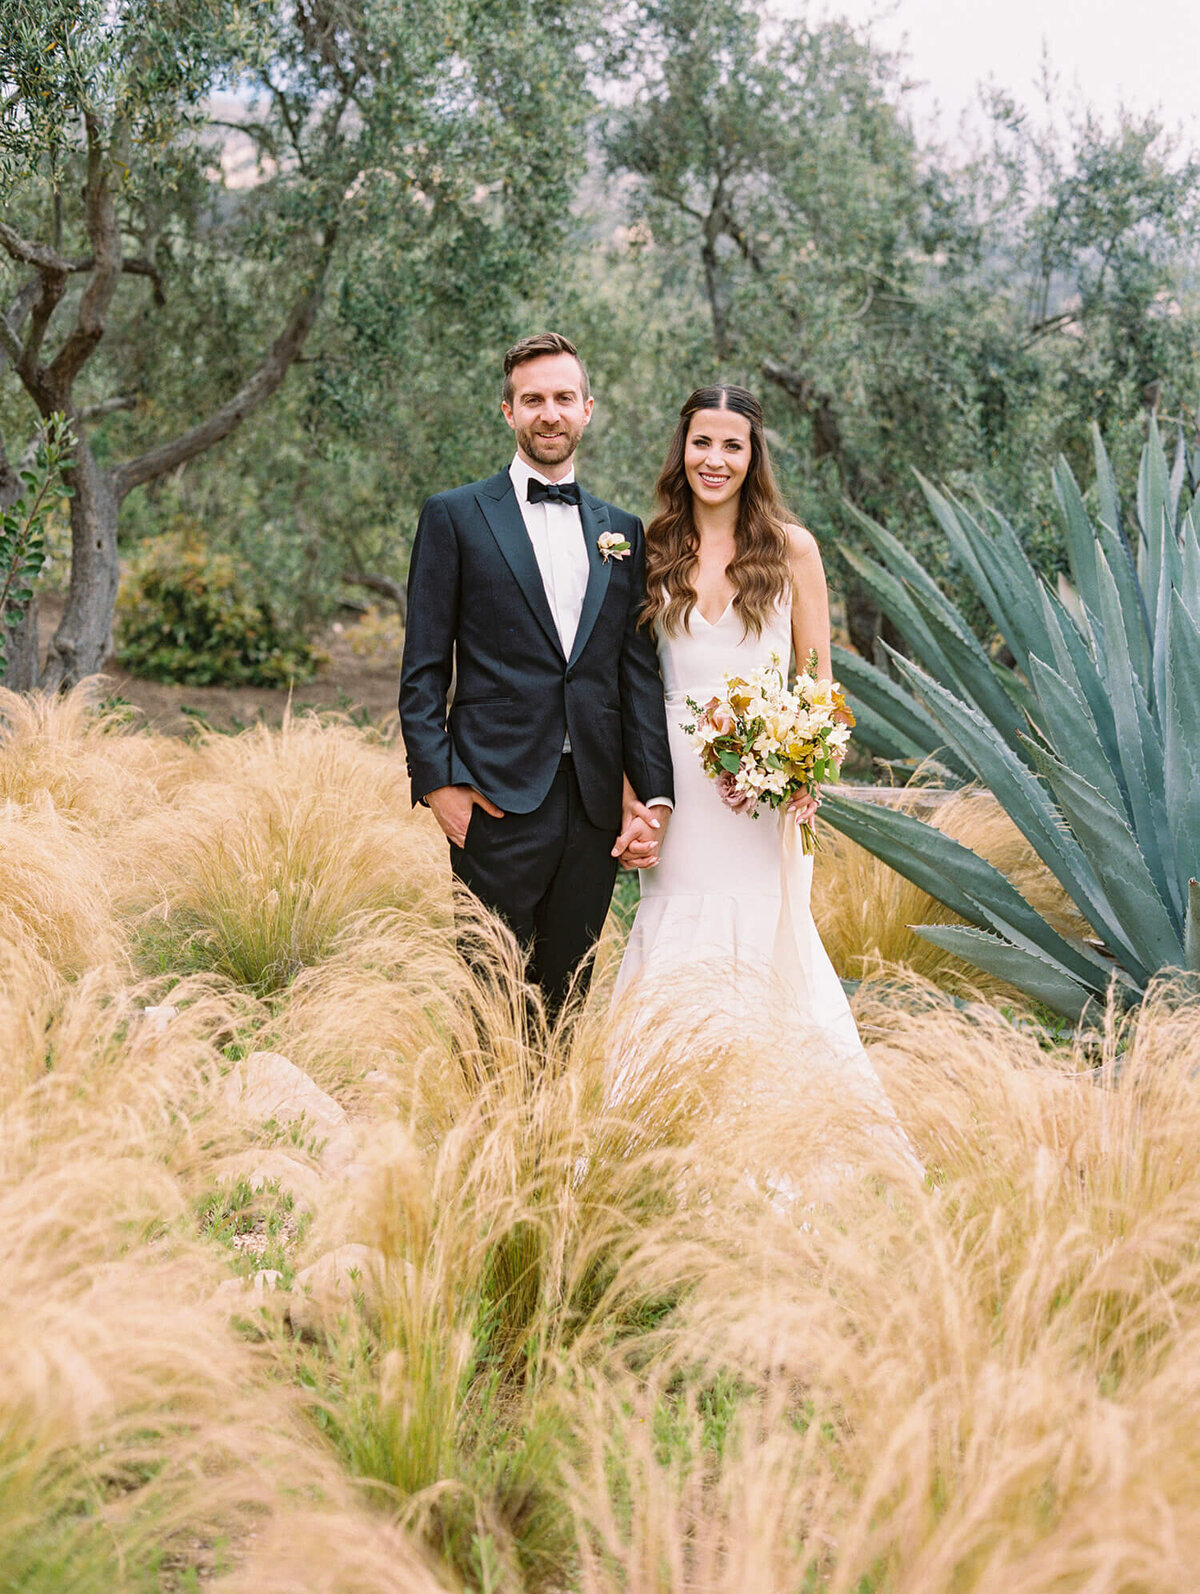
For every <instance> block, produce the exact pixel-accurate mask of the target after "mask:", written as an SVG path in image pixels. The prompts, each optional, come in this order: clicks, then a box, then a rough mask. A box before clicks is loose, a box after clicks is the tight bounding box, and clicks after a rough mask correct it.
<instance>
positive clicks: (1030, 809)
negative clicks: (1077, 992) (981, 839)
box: [893, 655, 1136, 957]
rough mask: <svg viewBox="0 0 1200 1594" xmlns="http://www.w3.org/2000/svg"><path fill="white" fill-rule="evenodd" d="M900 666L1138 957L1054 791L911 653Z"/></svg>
mask: <svg viewBox="0 0 1200 1594" xmlns="http://www.w3.org/2000/svg"><path fill="white" fill-rule="evenodd" d="M893 656H894V657H895V658H896V663H897V667H898V668H899V670H900V672H901V674H902V675H904V676H905V678H906V679H907V680H909V681H910V682H911V684H912V687H913V690H914V691H915V692H916V693H917V694H918V696H920V697H921V698H922V699H923V700H924V702H925V704H926V706H927V707H928V708H929V711H930V713H931V714H932V715H933V717H934V718H935V719H936V720H937V721H938V722H939V724H940V725H941V726H942V728H943V730H944V731H945V733H946V740H947V741H948V742H949V744H950V746H951V747H952V748H953V749H954V751H955V752H956V753H957V754H958V755H959V757H960V758H962V759H963V760H964V761H965V762H966V763H967V764H968V765H969V766H970V767H971V769H972V770H973V772H974V773H975V775H976V776H977V777H978V779H980V780H981V781H982V782H983V784H984V785H985V786H987V787H989V788H990V790H991V791H992V792H993V793H994V794H995V796H996V798H997V799H998V801H999V802H1000V804H1001V806H1002V807H1003V808H1004V810H1005V811H1006V813H1007V814H1008V817H1009V818H1010V819H1011V820H1012V822H1013V824H1014V825H1016V827H1017V829H1018V830H1019V831H1020V832H1021V834H1022V835H1023V836H1024V837H1025V838H1026V840H1027V841H1028V842H1029V843H1030V845H1031V846H1032V847H1033V849H1034V851H1035V852H1036V853H1037V854H1038V856H1039V857H1040V858H1041V859H1042V861H1043V862H1044V863H1045V864H1047V865H1048V866H1049V868H1050V869H1051V870H1052V871H1053V873H1054V874H1055V875H1056V876H1057V878H1058V880H1059V882H1060V883H1061V884H1062V886H1063V888H1064V889H1065V891H1066V892H1067V894H1068V896H1069V897H1070V898H1071V900H1072V902H1074V904H1075V906H1076V907H1077V908H1078V909H1079V911H1080V913H1082V914H1083V916H1084V918H1085V919H1086V920H1087V921H1088V923H1089V924H1090V925H1092V927H1093V928H1094V929H1095V930H1096V932H1097V933H1098V934H1099V935H1101V936H1102V937H1103V938H1104V940H1105V941H1107V942H1108V944H1109V945H1110V946H1113V947H1118V948H1120V949H1121V950H1122V951H1123V952H1127V953H1128V954H1129V956H1130V957H1136V954H1135V953H1134V951H1133V948H1132V946H1131V945H1130V943H1129V941H1128V940H1127V938H1126V937H1125V935H1124V933H1123V931H1122V929H1121V925H1120V923H1119V921H1118V920H1117V919H1116V917H1115V915H1114V913H1113V910H1112V907H1111V906H1110V904H1109V902H1108V900H1107V898H1106V896H1105V894H1104V890H1103V887H1102V886H1101V884H1100V881H1099V879H1098V877H1097V874H1096V871H1095V869H1094V868H1093V866H1092V863H1091V862H1090V861H1089V859H1088V857H1087V856H1086V855H1085V853H1084V850H1083V848H1081V847H1080V845H1079V843H1078V841H1076V839H1075V837H1074V836H1073V835H1072V834H1071V832H1070V831H1069V830H1068V829H1067V828H1066V826H1065V825H1064V824H1063V822H1062V816H1061V815H1060V814H1059V812H1058V809H1057V808H1056V807H1055V805H1054V803H1053V801H1052V800H1051V797H1050V794H1049V792H1048V791H1047V790H1046V788H1045V787H1044V786H1043V785H1042V783H1041V782H1040V781H1039V780H1038V779H1037V778H1036V776H1035V775H1033V773H1032V772H1031V771H1030V769H1029V768H1028V767H1027V766H1026V765H1025V764H1022V763H1021V762H1020V760H1019V759H1018V758H1017V755H1016V754H1015V753H1014V752H1013V751H1012V749H1011V748H1010V747H1009V746H1008V744H1007V743H1006V742H1005V741H1003V740H1002V739H1001V737H1000V736H999V734H998V733H997V731H996V730H995V728H994V727H993V726H992V725H991V724H990V723H989V722H988V721H987V720H985V719H984V717H983V715H982V714H980V713H979V712H978V710H976V709H974V708H972V707H971V706H970V705H969V704H967V703H964V702H962V700H961V699H959V698H957V697H955V696H954V695H953V694H952V693H950V692H947V691H946V689H945V688H944V687H942V686H940V685H939V684H938V683H937V682H936V681H933V680H931V679H930V678H929V677H928V676H927V675H924V674H923V673H922V671H920V670H919V669H918V668H917V666H916V665H914V664H913V663H912V662H911V661H910V660H908V659H902V658H900V657H899V656H898V655H893Z"/></svg>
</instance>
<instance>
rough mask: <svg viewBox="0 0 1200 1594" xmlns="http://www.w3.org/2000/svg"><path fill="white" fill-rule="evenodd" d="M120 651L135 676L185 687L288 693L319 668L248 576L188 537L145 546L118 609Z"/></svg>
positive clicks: (306, 645) (235, 563)
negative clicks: (265, 689) (252, 688)
mask: <svg viewBox="0 0 1200 1594" xmlns="http://www.w3.org/2000/svg"><path fill="white" fill-rule="evenodd" d="M117 650H118V657H119V658H120V661H121V663H122V664H123V665H124V666H125V667H126V668H127V669H129V670H131V671H132V672H133V673H134V674H136V675H141V676H145V677H146V678H147V679H149V680H152V681H174V682H179V683H180V684H182V685H185V686H267V687H272V686H275V687H286V686H290V685H291V684H292V682H293V681H297V680H307V679H308V678H309V677H310V676H311V675H312V673H313V670H314V668H315V665H316V657H315V654H314V652H313V649H312V647H311V646H310V644H309V642H308V641H307V640H306V638H304V637H303V636H301V635H300V634H299V632H297V631H295V630H293V629H291V628H289V627H288V626H286V625H284V624H283V623H281V622H280V621H279V619H278V618H277V617H276V615H275V614H274V612H273V611H272V609H271V607H270V605H269V604H268V603H267V602H266V601H265V600H264V599H262V598H260V597H258V596H257V595H256V594H255V592H254V581H253V572H252V571H250V569H249V568H248V567H247V566H244V565H242V564H239V563H238V561H236V560H235V559H234V558H233V557H232V556H231V555H229V554H223V553H213V552H211V551H210V550H208V549H206V548H205V547H203V546H202V545H201V544H200V542H199V541H198V540H193V539H192V538H190V537H188V536H186V535H185V536H182V537H181V536H168V537H159V538H153V539H147V540H146V541H144V542H143V543H142V545H141V548H140V550H139V552H138V555H137V557H136V558H135V559H134V561H133V563H132V566H131V568H130V571H129V574H128V577H127V579H126V581H125V582H124V584H123V586H122V590H121V594H120V597H119V598H118V601H117Z"/></svg>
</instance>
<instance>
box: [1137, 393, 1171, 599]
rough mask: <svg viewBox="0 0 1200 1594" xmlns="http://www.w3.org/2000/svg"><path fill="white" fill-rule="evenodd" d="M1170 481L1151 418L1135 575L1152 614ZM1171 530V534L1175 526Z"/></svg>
mask: <svg viewBox="0 0 1200 1594" xmlns="http://www.w3.org/2000/svg"><path fill="white" fill-rule="evenodd" d="M1170 494H1171V481H1170V473H1169V471H1168V469H1167V456H1166V454H1165V453H1164V452H1163V446H1162V438H1161V437H1160V436H1159V431H1158V422H1157V421H1156V420H1155V419H1154V417H1153V415H1152V416H1151V417H1150V428H1149V435H1148V437H1147V439H1146V446H1145V448H1144V449H1143V450H1142V459H1141V465H1140V466H1139V469H1138V489H1137V506H1138V522H1139V524H1140V526H1141V531H1142V536H1141V541H1140V542H1139V544H1138V561H1137V572H1138V579H1139V581H1140V582H1141V585H1142V590H1143V591H1144V592H1145V594H1146V603H1147V606H1148V608H1149V609H1150V611H1151V613H1153V612H1154V610H1155V609H1157V607H1158V587H1159V582H1160V581H1161V580H1162V575H1163V542H1164V539H1165V536H1166V533H1167V529H1168V527H1167V520H1168V516H1169V514H1170ZM1170 529H1171V530H1172V531H1173V530H1174V522H1172V524H1171V527H1170Z"/></svg>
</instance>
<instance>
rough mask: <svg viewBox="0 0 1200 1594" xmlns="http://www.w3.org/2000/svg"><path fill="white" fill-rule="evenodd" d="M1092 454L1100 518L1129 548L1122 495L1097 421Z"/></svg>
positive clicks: (1093, 433)
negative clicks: (1122, 507)
mask: <svg viewBox="0 0 1200 1594" xmlns="http://www.w3.org/2000/svg"><path fill="white" fill-rule="evenodd" d="M1092 455H1093V458H1094V459H1095V461H1096V493H1097V496H1098V497H1099V499H1100V518H1101V520H1103V521H1106V522H1107V523H1108V525H1110V526H1111V527H1112V528H1113V529H1114V531H1115V532H1116V533H1117V536H1118V537H1119V538H1120V539H1121V541H1122V542H1123V543H1124V544H1125V547H1126V549H1127V550H1128V548H1129V542H1128V539H1127V538H1126V536H1125V520H1124V516H1123V515H1122V514H1121V495H1120V493H1119V492H1118V491H1117V478H1116V473H1115V472H1114V470H1113V468H1112V461H1111V460H1110V459H1109V457H1108V450H1107V449H1106V448H1105V446H1104V439H1103V437H1101V435H1100V428H1099V427H1098V426H1097V425H1096V423H1095V421H1093V422H1092ZM1131 557H1132V556H1131Z"/></svg>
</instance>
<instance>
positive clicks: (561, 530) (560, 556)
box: [508, 454, 588, 659]
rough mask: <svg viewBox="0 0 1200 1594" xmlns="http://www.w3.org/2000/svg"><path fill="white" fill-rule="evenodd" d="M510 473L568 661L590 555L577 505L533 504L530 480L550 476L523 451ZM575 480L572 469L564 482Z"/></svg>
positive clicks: (586, 582)
mask: <svg viewBox="0 0 1200 1594" xmlns="http://www.w3.org/2000/svg"><path fill="white" fill-rule="evenodd" d="M508 474H509V475H510V476H511V477H512V484H513V491H514V492H515V493H516V495H517V503H518V504H519V505H520V506H521V516H522V518H523V520H524V521H525V530H526V531H527V532H528V533H529V540H530V542H531V543H532V544H533V553H534V557H535V558H536V560H537V563H538V569H539V570H540V571H541V573H542V586H543V587H545V589H546V600H547V602H548V603H549V605H550V613H551V614H552V615H553V616H554V624H555V627H556V629H557V631H558V640H559V641H560V642H561V643H562V650H563V657H564V658H566V659H569V658H570V657H571V649H572V647H573V646H574V645H575V633H576V631H578V630H579V616H580V614H581V613H582V612H583V595H584V593H585V592H586V591H587V584H588V554H587V548H586V546H585V544H584V541H583V526H582V524H581V522H580V519H579V511H578V509H576V507H575V505H574V504H551V503H549V502H543V503H540V504H531V503H530V502H529V499H528V496H527V493H528V488H529V483H530V482H531V481H540V482H546V483H547V485H549V483H550V478H549V477H548V476H543V475H542V474H541V472H540V471H536V470H534V469H533V468H532V466H529V465H527V464H526V463H525V461H524V460H523V459H522V458H521V456H520V454H518V455H517V456H516V458H515V459H514V460H513V462H512V464H511V465H510V466H509V467H508ZM574 480H575V472H574V471H573V470H571V471H568V472H567V474H566V475H565V476H564V477H563V478H562V480H561V481H560V483H559V485H560V486H561V485H562V482H573V481H574Z"/></svg>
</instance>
